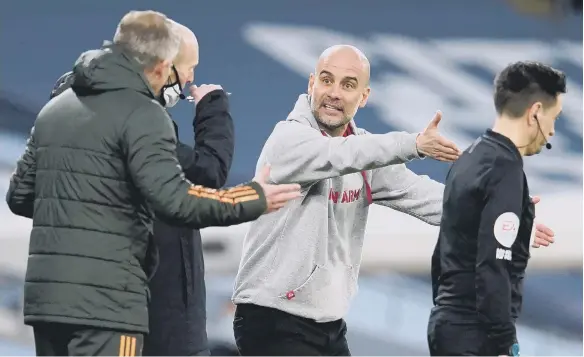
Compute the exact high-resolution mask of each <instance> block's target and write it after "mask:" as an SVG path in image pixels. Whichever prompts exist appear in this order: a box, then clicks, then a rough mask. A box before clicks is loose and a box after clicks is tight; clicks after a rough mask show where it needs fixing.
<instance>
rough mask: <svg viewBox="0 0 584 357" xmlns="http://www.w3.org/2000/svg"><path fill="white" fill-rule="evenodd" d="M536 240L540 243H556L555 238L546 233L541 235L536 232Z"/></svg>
mask: <svg viewBox="0 0 584 357" xmlns="http://www.w3.org/2000/svg"><path fill="white" fill-rule="evenodd" d="M535 238H536V239H539V240H540V241H545V242H550V243H553V242H554V237H552V236H549V235H547V234H545V233H541V232H536V233H535Z"/></svg>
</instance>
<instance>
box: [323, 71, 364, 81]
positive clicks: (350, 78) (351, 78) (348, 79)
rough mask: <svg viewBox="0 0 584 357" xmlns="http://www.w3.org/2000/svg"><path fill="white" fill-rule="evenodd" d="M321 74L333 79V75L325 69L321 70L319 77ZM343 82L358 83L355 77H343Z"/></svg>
mask: <svg viewBox="0 0 584 357" xmlns="http://www.w3.org/2000/svg"><path fill="white" fill-rule="evenodd" d="M323 74H324V75H327V76H331V77H334V74H332V73H331V72H329V71H327V70H326V69H323V70H322V71H320V73H319V76H322V75H323ZM343 80H344V81H355V82H357V83H359V80H358V79H357V77H345V78H343Z"/></svg>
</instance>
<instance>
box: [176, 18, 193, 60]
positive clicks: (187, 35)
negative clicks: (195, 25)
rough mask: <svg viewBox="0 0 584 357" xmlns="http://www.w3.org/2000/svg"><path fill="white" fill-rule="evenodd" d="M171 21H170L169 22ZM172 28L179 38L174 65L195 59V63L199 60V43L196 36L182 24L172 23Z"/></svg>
mask: <svg viewBox="0 0 584 357" xmlns="http://www.w3.org/2000/svg"><path fill="white" fill-rule="evenodd" d="M171 21H172V20H171ZM172 23H173V26H174V28H175V30H176V31H177V33H178V34H179V36H180V39H181V41H180V49H179V52H178V55H177V56H176V58H175V60H174V63H175V64H176V63H177V62H179V63H180V62H183V61H188V60H189V59H193V57H196V58H197V63H198V60H199V41H197V36H195V34H194V33H193V31H191V29H189V28H188V27H186V26H185V25H183V24H179V23H178V22H175V21H172Z"/></svg>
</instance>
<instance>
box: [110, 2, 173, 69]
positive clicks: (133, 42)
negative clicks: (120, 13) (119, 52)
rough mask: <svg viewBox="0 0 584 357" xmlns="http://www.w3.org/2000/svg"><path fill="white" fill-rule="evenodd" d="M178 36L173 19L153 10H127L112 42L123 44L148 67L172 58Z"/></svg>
mask: <svg viewBox="0 0 584 357" xmlns="http://www.w3.org/2000/svg"><path fill="white" fill-rule="evenodd" d="M180 42H181V37H180V33H179V32H178V31H177V28H176V26H174V24H173V22H172V20H170V19H169V18H168V17H166V16H165V15H164V14H162V13H160V12H156V11H150V10H148V11H130V12H129V13H127V14H126V15H124V17H123V18H122V20H121V21H120V23H119V24H118V27H117V29H116V33H115V35H114V43H115V44H117V45H120V46H122V47H124V48H125V49H126V50H127V51H128V52H130V53H131V54H132V56H133V57H134V59H135V60H136V61H137V62H138V63H139V64H140V65H142V66H143V67H144V68H146V69H148V68H151V67H153V66H154V65H156V64H157V63H159V62H161V61H173V60H174V58H175V57H176V55H177V54H178V51H179V48H180Z"/></svg>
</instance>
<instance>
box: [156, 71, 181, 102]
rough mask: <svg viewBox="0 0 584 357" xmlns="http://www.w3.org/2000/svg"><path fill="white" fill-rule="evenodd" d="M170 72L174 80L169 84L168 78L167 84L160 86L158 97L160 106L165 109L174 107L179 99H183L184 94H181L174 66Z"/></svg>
mask: <svg viewBox="0 0 584 357" xmlns="http://www.w3.org/2000/svg"><path fill="white" fill-rule="evenodd" d="M171 70H172V71H173V72H174V77H175V78H176V80H175V81H174V82H171V79H170V77H169V79H168V81H167V84H165V85H164V86H162V94H161V96H160V101H161V104H162V105H163V106H164V107H165V108H171V107H174V106H175V105H176V103H178V101H179V100H180V99H184V98H185V96H184V94H182V87H181V85H180V79H179V76H178V71H177V70H176V68H175V67H174V65H173V66H172V68H171Z"/></svg>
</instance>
